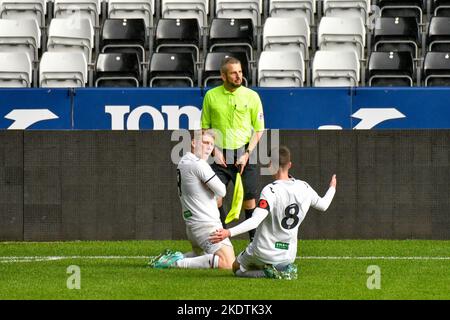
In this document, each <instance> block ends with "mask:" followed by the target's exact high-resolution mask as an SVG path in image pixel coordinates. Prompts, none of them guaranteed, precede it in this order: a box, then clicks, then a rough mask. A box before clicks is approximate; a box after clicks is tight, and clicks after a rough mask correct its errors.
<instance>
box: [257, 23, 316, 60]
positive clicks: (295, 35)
mask: <svg viewBox="0 0 450 320" xmlns="http://www.w3.org/2000/svg"><path fill="white" fill-rule="evenodd" d="M310 41H311V35H310V29H309V25H308V21H307V20H306V18H305V17H295V18H283V17H269V18H267V19H266V23H265V24H264V29H263V50H264V51H280V50H281V51H285V50H298V51H300V52H301V53H302V55H303V57H305V58H309V47H310V45H311V42H310Z"/></svg>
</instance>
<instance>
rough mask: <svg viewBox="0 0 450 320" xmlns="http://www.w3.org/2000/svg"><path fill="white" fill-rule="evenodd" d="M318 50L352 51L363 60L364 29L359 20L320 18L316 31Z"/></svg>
mask: <svg viewBox="0 0 450 320" xmlns="http://www.w3.org/2000/svg"><path fill="white" fill-rule="evenodd" d="M318 46H319V49H320V50H340V51H348V50H353V51H355V52H356V54H357V55H358V59H364V49H365V46H366V29H365V27H364V23H363V21H362V19H361V18H341V17H322V19H321V20H320V23H319V30H318Z"/></svg>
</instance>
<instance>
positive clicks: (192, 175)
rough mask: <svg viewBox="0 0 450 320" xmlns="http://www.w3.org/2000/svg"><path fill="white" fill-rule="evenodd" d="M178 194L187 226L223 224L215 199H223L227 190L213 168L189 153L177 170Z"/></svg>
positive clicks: (182, 159)
mask: <svg viewBox="0 0 450 320" xmlns="http://www.w3.org/2000/svg"><path fill="white" fill-rule="evenodd" d="M177 179H178V195H179V197H180V201H181V206H182V210H183V219H184V220H185V221H186V224H187V225H192V224H194V223H196V222H201V223H209V222H212V223H217V222H218V223H219V224H220V223H221V222H220V213H219V210H218V209H217V202H216V198H215V196H216V195H217V196H219V197H223V196H225V193H226V187H225V185H224V184H223V183H222V181H220V179H219V178H218V177H217V176H216V174H215V173H214V171H213V169H211V167H210V165H209V164H208V163H207V162H206V161H205V160H202V159H200V158H198V157H197V156H196V155H194V154H193V153H191V152H187V153H186V154H185V155H184V156H183V157H182V158H181V160H180V162H179V163H178V167H177Z"/></svg>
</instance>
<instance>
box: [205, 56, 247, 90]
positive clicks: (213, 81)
mask: <svg viewBox="0 0 450 320" xmlns="http://www.w3.org/2000/svg"><path fill="white" fill-rule="evenodd" d="M226 57H234V58H236V59H238V60H239V61H240V62H241V66H242V73H243V77H244V80H243V81H244V85H245V86H248V84H249V82H248V79H249V62H248V57H247V54H246V53H245V52H208V53H207V54H206V57H205V65H204V70H203V74H202V84H203V86H204V87H213V86H217V85H221V84H222V80H221V79H222V78H221V76H220V66H221V64H222V61H223V59H225V58H226Z"/></svg>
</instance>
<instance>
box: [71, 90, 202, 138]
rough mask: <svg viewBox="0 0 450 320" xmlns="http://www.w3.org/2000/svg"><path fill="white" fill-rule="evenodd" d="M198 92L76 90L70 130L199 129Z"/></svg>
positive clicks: (200, 94) (200, 101)
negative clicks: (72, 127) (72, 125)
mask: <svg viewBox="0 0 450 320" xmlns="http://www.w3.org/2000/svg"><path fill="white" fill-rule="evenodd" d="M202 93H203V92H202V90H201V89H200V88H179V89H148V88H147V89H145V88H136V89H126V90H125V89H124V90H120V89H113V88H111V89H97V88H86V89H77V90H76V96H75V101H74V118H75V121H74V129H77V130H100V129H101V130H152V129H153V130H165V129H169V130H176V129H185V128H190V129H193V128H200V115H201V106H202V102H203V96H202Z"/></svg>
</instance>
